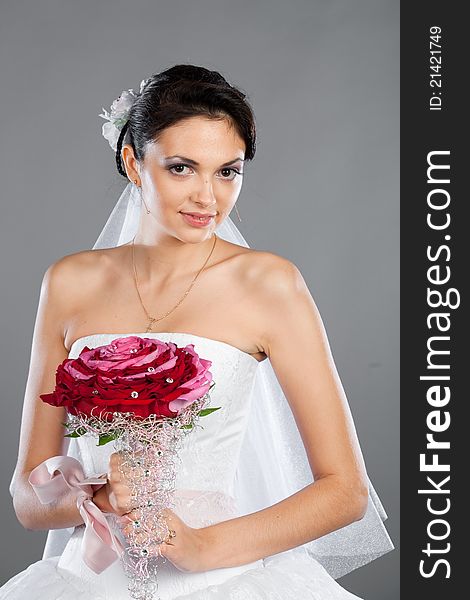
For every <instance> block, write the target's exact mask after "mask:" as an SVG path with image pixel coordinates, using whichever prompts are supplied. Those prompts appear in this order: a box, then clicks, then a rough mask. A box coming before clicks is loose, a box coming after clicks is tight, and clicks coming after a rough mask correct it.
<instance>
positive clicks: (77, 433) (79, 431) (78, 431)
mask: <svg viewBox="0 0 470 600" xmlns="http://www.w3.org/2000/svg"><path fill="white" fill-rule="evenodd" d="M85 433H86V429H85V427H79V428H78V429H76V430H75V431H72V433H66V434H65V435H64V437H70V438H77V437H81V436H82V435H85Z"/></svg>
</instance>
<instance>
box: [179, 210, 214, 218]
mask: <svg viewBox="0 0 470 600" xmlns="http://www.w3.org/2000/svg"><path fill="white" fill-rule="evenodd" d="M180 212H182V213H183V215H191V216H192V217H215V213H196V212H184V211H180Z"/></svg>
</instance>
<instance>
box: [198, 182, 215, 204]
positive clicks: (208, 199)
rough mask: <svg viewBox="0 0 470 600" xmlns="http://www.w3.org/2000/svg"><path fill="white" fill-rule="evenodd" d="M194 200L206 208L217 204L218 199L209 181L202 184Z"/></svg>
mask: <svg viewBox="0 0 470 600" xmlns="http://www.w3.org/2000/svg"><path fill="white" fill-rule="evenodd" d="M193 199H194V200H195V202H197V203H198V204H200V205H201V206H204V207H208V206H212V204H215V202H216V198H215V195H214V190H213V187H212V183H211V181H210V180H209V179H206V180H204V181H203V182H202V183H201V185H200V187H199V189H198V190H197V192H196V193H195V194H194V197H193Z"/></svg>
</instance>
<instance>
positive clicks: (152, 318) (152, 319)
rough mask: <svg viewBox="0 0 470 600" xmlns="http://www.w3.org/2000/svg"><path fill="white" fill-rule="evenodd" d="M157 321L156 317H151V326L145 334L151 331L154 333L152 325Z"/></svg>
mask: <svg viewBox="0 0 470 600" xmlns="http://www.w3.org/2000/svg"><path fill="white" fill-rule="evenodd" d="M156 320H157V319H155V318H154V317H150V321H149V324H148V325H147V329H146V330H145V333H149V332H150V331H152V325H153V324H154V323H155V321H156Z"/></svg>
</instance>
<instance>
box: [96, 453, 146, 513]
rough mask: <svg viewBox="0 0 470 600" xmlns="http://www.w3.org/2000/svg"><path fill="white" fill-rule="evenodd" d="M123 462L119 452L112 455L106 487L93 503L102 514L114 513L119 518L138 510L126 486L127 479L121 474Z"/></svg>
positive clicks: (100, 491)
mask: <svg viewBox="0 0 470 600" xmlns="http://www.w3.org/2000/svg"><path fill="white" fill-rule="evenodd" d="M122 461H123V457H122V455H121V454H120V453H119V452H113V453H112V454H111V456H110V457H109V467H108V478H107V482H106V485H104V486H103V487H102V488H100V489H99V490H98V491H96V492H95V494H94V495H93V502H94V503H95V504H96V506H97V507H98V508H99V509H100V510H101V511H102V512H108V513H114V514H116V515H118V516H122V515H124V514H126V513H127V512H128V511H129V510H130V509H131V510H132V509H134V508H136V505H135V504H132V502H133V498H132V495H131V490H130V488H129V486H128V485H127V484H126V478H125V477H123V474H122V473H121V470H122V469H121V464H122Z"/></svg>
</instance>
